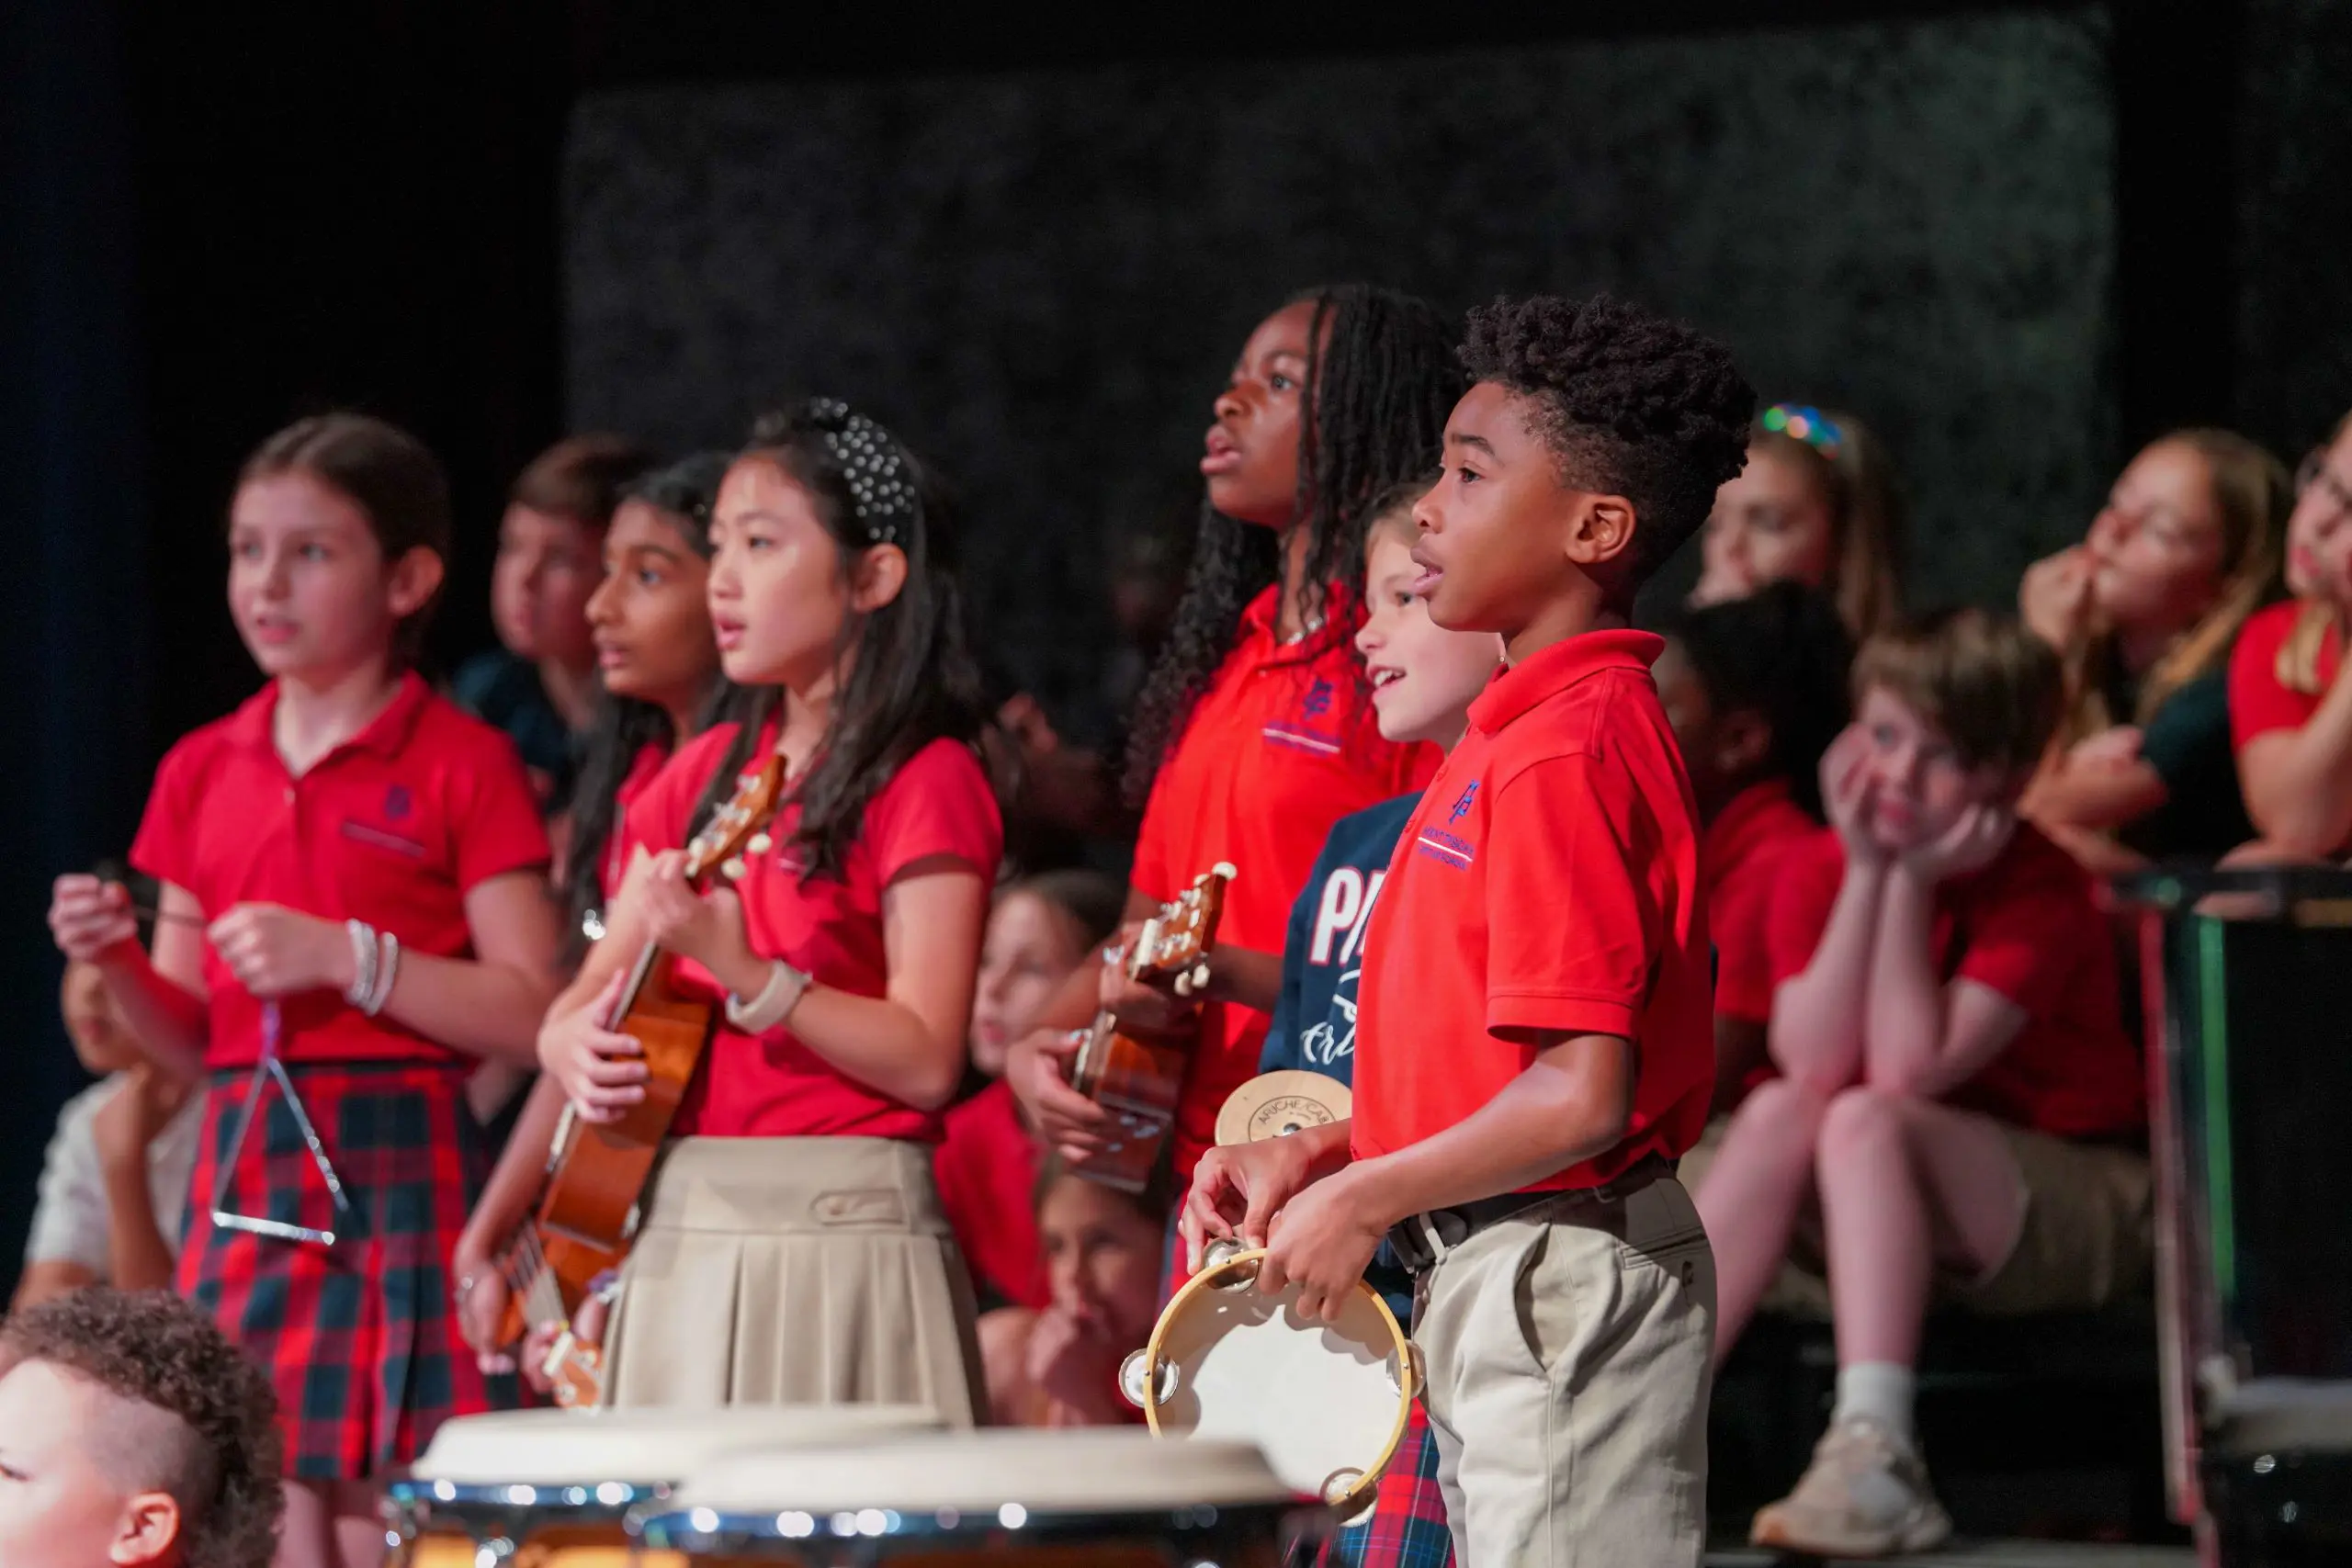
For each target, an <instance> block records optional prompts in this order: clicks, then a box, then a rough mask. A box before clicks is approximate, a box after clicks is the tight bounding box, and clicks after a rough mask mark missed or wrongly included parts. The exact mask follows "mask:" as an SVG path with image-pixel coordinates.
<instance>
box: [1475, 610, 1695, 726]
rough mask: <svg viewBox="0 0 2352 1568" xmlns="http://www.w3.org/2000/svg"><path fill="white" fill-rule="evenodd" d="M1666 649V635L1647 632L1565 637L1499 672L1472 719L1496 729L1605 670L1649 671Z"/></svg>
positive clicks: (1478, 704)
mask: <svg viewBox="0 0 2352 1568" xmlns="http://www.w3.org/2000/svg"><path fill="white" fill-rule="evenodd" d="M1665 650H1666V639H1665V638H1663V637H1656V636H1653V635H1652V634H1650V633H1648V632H1637V631H1633V630H1630V629H1628V630H1612V631H1598V632H1581V633H1578V634H1577V636H1575V637H1563V638H1561V639H1560V640H1559V641H1558V642H1555V643H1554V644H1553V645H1552V646H1551V647H1549V648H1547V649H1543V650H1541V651H1540V652H1538V653H1536V654H1534V655H1533V656H1532V657H1531V658H1528V659H1523V660H1520V661H1519V662H1518V663H1517V664H1514V665H1511V666H1510V667H1509V668H1508V669H1504V670H1498V671H1496V672H1495V677H1494V679H1493V680H1491V681H1489V682H1487V689H1486V690H1485V691H1483V692H1481V693H1479V694H1478V695H1477V697H1476V700H1475V701H1473V702H1472V703H1471V705H1470V725H1471V728H1474V729H1476V730H1477V731H1478V733H1479V734H1481V735H1493V734H1495V733H1497V732H1498V731H1499V730H1500V729H1501V728H1503V727H1504V726H1505V725H1507V724H1509V723H1510V721H1511V720H1513V719H1515V718H1517V717H1518V716H1520V715H1521V714H1523V713H1525V712H1526V711H1527V710H1528V709H1530V708H1532V707H1533V706H1534V705H1536V704H1538V703H1540V702H1542V701H1543V700H1544V698H1546V697H1548V696H1551V695H1552V694H1554V693H1555V692H1563V691H1566V689H1567V688H1569V687H1570V686H1573V685H1575V684H1576V683H1577V682H1579V681H1582V680H1584V679H1586V678H1587V677H1588V676H1592V675H1598V674H1600V672H1601V671H1605V670H1639V671H1648V669H1649V667H1650V666H1651V665H1653V664H1655V663H1657V656H1658V655H1659V654H1660V653H1662V652H1664V651H1665Z"/></svg>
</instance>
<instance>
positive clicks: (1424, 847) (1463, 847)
mask: <svg viewBox="0 0 2352 1568" xmlns="http://www.w3.org/2000/svg"><path fill="white" fill-rule="evenodd" d="M1477 799H1478V781H1477V780H1476V779H1472V780H1471V781H1470V782H1469V784H1466V785H1464V787H1463V791H1462V793H1461V794H1460V795H1457V796H1455V797H1454V802H1453V809H1452V810H1451V811H1449V812H1448V813H1447V814H1446V818H1445V819H1446V821H1447V822H1448V823H1454V822H1459V821H1461V820H1462V819H1463V818H1464V817H1467V816H1469V815H1470V808H1471V807H1472V806H1473V805H1475V804H1476V802H1477ZM1413 851H1414V852H1415V853H1416V854H1424V855H1427V856H1429V857H1430V859H1431V860H1433V861H1436V862H1437V863H1440V864H1441V865H1450V866H1452V867H1453V868H1454V869H1455V870H1456V871H1467V870H1469V869H1470V867H1471V865H1472V864H1473V863H1476V860H1477V858H1478V855H1477V852H1476V850H1474V849H1472V848H1471V847H1470V840H1467V839H1465V838H1463V837H1462V836H1461V835H1460V834H1458V833H1454V832H1452V831H1450V830H1449V829H1445V828H1441V827H1439V826H1437V825H1436V824H1435V823H1430V825H1429V826H1427V827H1425V828H1423V829H1421V830H1420V833H1419V836H1418V837H1417V838H1416V839H1415V840H1414V841H1413Z"/></svg>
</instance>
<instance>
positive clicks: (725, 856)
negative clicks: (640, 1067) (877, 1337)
mask: <svg viewBox="0 0 2352 1568" xmlns="http://www.w3.org/2000/svg"><path fill="white" fill-rule="evenodd" d="M783 791H784V760H783V759H782V758H781V757H777V756H775V755H770V756H769V757H768V758H766V759H765V761H763V763H762V764H761V766H760V767H759V768H758V769H757V770H756V771H755V772H752V773H745V774H744V775H743V776H742V777H741V779H740V780H739V781H738V783H737V785H736V789H735V794H734V795H733V796H732V797H731V798H729V800H728V802H727V804H726V805H724V806H722V807H719V808H718V812H717V813H715V814H714V815H713V816H712V818H711V819H710V821H709V822H708V823H707V825H706V826H705V827H704V828H703V830H702V831H701V832H699V833H697V834H695V838H694V840H693V841H692V842H691V843H689V844H688V845H687V846H686V864H685V874H686V881H687V882H688V883H689V884H690V885H691V886H694V887H695V888H696V889H697V890H699V889H701V888H703V887H705V886H707V885H708V883H709V882H710V880H711V878H712V876H713V875H714V874H724V875H725V876H727V877H728V879H729V880H730V881H731V880H733V879H734V878H736V877H739V876H741V874H742V871H743V864H742V860H741V856H742V855H744V854H745V853H746V852H749V853H752V854H764V853H766V852H767V851H768V850H769V849H770V848H771V847H772V846H771V842H770V840H769V837H768V833H767V826H768V823H769V821H770V820H771V819H772V818H774V817H775V810H776V806H777V804H778V802H779V800H780V798H781V796H782V795H783ZM675 966H676V960H675V958H674V957H673V955H672V954H670V953H665V952H663V951H662V949H660V948H659V947H656V946H654V945H653V944H651V943H650V942H649V943H647V944H646V947H645V950H644V951H643V952H642V953H639V954H638V958H637V966H636V968H635V969H634V970H633V971H631V973H630V976H629V983H628V986H627V987H625V988H624V989H623V990H622V992H621V997H620V1001H619V1003H618V1005H617V1006H616V1008H615V1009H614V1012H613V1016H612V1017H611V1018H610V1019H609V1020H607V1021H606V1025H605V1026H606V1027H607V1028H609V1029H611V1030H612V1031H613V1032H616V1033H619V1034H626V1035H628V1036H629V1037H630V1038H631V1039H633V1040H635V1041H636V1042H637V1043H639V1045H640V1046H642V1047H643V1048H644V1051H645V1066H646V1072H647V1077H646V1082H645V1098H644V1099H643V1100H639V1101H638V1103H637V1104H635V1105H634V1106H631V1107H630V1108H629V1109H628V1111H627V1112H625V1113H624V1114H623V1115H622V1116H620V1117H619V1118H618V1119H617V1120H616V1121H612V1122H582V1121H581V1120H579V1119H578V1118H577V1117H575V1116H573V1115H572V1114H571V1111H569V1109H567V1110H566V1111H565V1113H564V1120H563V1122H562V1125H561V1126H560V1128H559V1129H558V1130H557V1133H556V1136H555V1141H554V1145H553V1146H552V1147H551V1148H550V1149H549V1151H548V1181H547V1187H546V1190H545V1191H544V1192H543V1194H542V1195H541V1197H540V1200H539V1207H538V1211H537V1213H536V1214H535V1215H534V1216H533V1217H532V1219H531V1220H530V1221H529V1222H528V1223H527V1224H525V1225H524V1226H523V1228H522V1229H521V1231H520V1232H518V1233H517V1235H516V1236H515V1241H514V1243H513V1245H512V1246H511V1247H509V1248H508V1249H507V1253H506V1255H505V1257H504V1258H502V1259H501V1260H500V1265H499V1267H500V1269H501V1270H502V1272H503V1273H504V1274H505V1276H506V1280H507V1283H508V1285H509V1287H510V1288H511V1290H512V1294H511V1295H510V1297H509V1299H508V1303H507V1308H506V1318H505V1322H504V1323H503V1325H501V1327H500V1330H499V1337H500V1340H501V1342H502V1343H506V1344H512V1343H514V1342H515V1340H517V1339H519V1338H521V1337H524V1336H525V1335H526V1334H527V1333H528V1332H529V1331H530V1330H531V1329H532V1328H533V1327H535V1326H537V1325H548V1324H552V1325H559V1326H560V1328H561V1330H562V1332H561V1333H560V1336H559V1337H558V1339H557V1342H556V1346H555V1348H554V1350H553V1351H552V1352H551V1353H550V1355H549V1357H548V1366H547V1371H548V1375H549V1376H550V1377H551V1378H552V1379H553V1381H554V1383H555V1391H556V1402H557V1403H558V1404H565V1405H571V1404H595V1403H597V1402H598V1400H599V1399H600V1398H601V1396H602V1393H603V1371H602V1358H601V1354H600V1352H599V1351H598V1349H597V1348H596V1347H595V1346H593V1345H586V1344H582V1343H580V1342H578V1341H576V1340H575V1339H573V1337H572V1336H571V1327H570V1325H571V1317H572V1314H574V1313H575V1312H577V1311H578V1310H579V1308H580V1306H581V1304H582V1303H583V1302H585V1301H586V1300H587V1299H588V1297H589V1296H590V1294H591V1293H592V1292H593V1291H594V1287H595V1283H596V1280H598V1278H599V1276H602V1275H605V1274H608V1273H610V1272H612V1271H613V1270H616V1269H618V1268H619V1267H620V1265H621V1262H622V1260H623V1259H624V1258H627V1257H628V1249H629V1243H630V1241H631V1240H632V1238H633V1237H634V1236H635V1235H636V1232H637V1222H638V1204H639V1200H640V1199H641V1198H642V1197H643V1196H644V1193H645V1187H646V1182H647V1180H648V1179H650V1177H651V1176H652V1174H653V1162H654V1160H655V1159H656V1158H657V1157H659V1156H660V1155H661V1152H662V1140H663V1139H664V1138H666V1137H667V1136H668V1135H669V1131H670V1122H671V1120H672V1119H673V1117H674V1116H676V1114H677V1111H678V1102H679V1101H680V1100H682V1099H683V1098H684V1095H685V1092H686V1086H687V1085H688V1084H689V1083H691V1082H693V1081H694V1076H695V1071H696V1070H697V1069H698V1068H699V1067H700V1066H702V1055H703V1051H704V1049H705V1047H706V1046H707V1045H708V1043H709V1042H710V1034H711V1025H712V1021H713V1018H714V1015H715V1014H716V1012H717V1010H718V1004H717V1003H715V1002H713V1001H709V1000H707V999H704V998H695V997H687V996H682V995H680V994H679V992H678V990H677V987H676V986H675V985H674V984H673V974H674V969H675Z"/></svg>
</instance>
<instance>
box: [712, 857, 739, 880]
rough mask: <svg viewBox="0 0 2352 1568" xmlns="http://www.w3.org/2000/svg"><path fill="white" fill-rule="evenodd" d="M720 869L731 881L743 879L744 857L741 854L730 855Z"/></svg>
mask: <svg viewBox="0 0 2352 1568" xmlns="http://www.w3.org/2000/svg"><path fill="white" fill-rule="evenodd" d="M718 870H719V874H721V875H723V876H725V877H726V878H727V880H728V881H729V882H740V881H741V880H742V879H743V871H744V866H743V857H742V856H741V855H732V856H729V858H728V860H727V862H726V863H724V864H722V865H721V866H720V867H719V868H718Z"/></svg>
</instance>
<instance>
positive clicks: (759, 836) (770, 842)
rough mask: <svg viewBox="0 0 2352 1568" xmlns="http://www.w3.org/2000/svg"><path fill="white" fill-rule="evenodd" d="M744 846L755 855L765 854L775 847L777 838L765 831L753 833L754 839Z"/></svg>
mask: <svg viewBox="0 0 2352 1568" xmlns="http://www.w3.org/2000/svg"><path fill="white" fill-rule="evenodd" d="M744 848H746V849H748V850H750V851H751V852H752V853H753V854H755V855H763V854H765V853H767V852H769V851H770V850H772V849H774V848H775V840H774V839H772V838H770V837H769V836H768V835H767V834H765V833H754V834H752V841H751V842H750V843H749V844H746V845H745V846H744Z"/></svg>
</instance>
